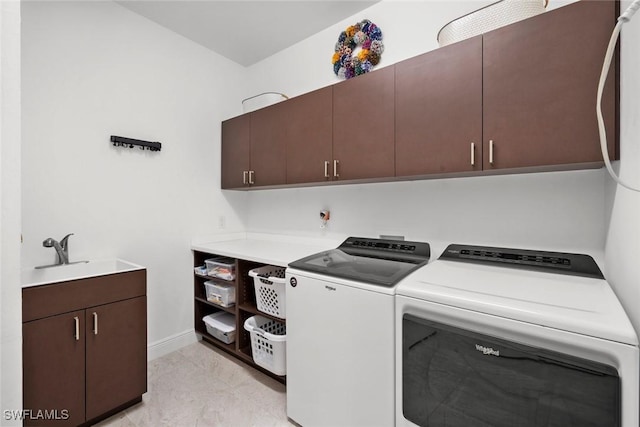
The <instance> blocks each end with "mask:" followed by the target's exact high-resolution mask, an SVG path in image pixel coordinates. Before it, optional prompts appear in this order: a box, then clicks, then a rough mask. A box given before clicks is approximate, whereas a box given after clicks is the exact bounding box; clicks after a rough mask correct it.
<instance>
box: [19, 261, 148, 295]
mask: <svg viewBox="0 0 640 427" xmlns="http://www.w3.org/2000/svg"><path fill="white" fill-rule="evenodd" d="M144 268H145V267H143V266H141V265H138V264H134V263H132V262H129V261H125V260H122V259H118V258H112V259H102V260H91V261H86V262H76V263H71V264H64V265H56V266H50V267H46V268H41V269H37V268H29V269H24V270H22V272H21V277H20V280H21V286H22V288H29V287H31V286H40V285H48V284H51V283H58V282H67V281H70V280H80V279H87V278H90V277H97V276H106V275H108V274H116V273H123V272H127V271H134V270H143V269H144Z"/></svg>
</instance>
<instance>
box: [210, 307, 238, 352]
mask: <svg viewBox="0 0 640 427" xmlns="http://www.w3.org/2000/svg"><path fill="white" fill-rule="evenodd" d="M202 320H203V321H204V324H205V325H206V327H207V332H208V333H209V335H211V336H213V337H214V338H217V339H219V340H220V341H222V342H224V343H227V344H231V343H232V342H234V341H235V340H236V318H235V316H234V315H233V314H231V313H225V312H224V311H219V312H217V313H213V314H210V315H208V316H204V317H203V318H202Z"/></svg>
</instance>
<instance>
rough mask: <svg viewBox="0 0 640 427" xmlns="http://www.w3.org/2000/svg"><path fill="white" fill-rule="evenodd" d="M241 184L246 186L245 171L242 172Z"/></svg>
mask: <svg viewBox="0 0 640 427" xmlns="http://www.w3.org/2000/svg"><path fill="white" fill-rule="evenodd" d="M242 183H243V184H244V185H247V171H242Z"/></svg>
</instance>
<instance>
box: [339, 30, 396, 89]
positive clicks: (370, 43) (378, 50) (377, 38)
mask: <svg viewBox="0 0 640 427" xmlns="http://www.w3.org/2000/svg"><path fill="white" fill-rule="evenodd" d="M358 46H360V48H361V49H360V50H359V51H356V48H357V47H358ZM383 51H384V44H382V31H381V30H380V28H378V26H377V25H376V24H374V23H373V22H371V21H369V20H368V19H365V20H363V21H361V22H358V23H357V24H355V25H351V26H350V27H348V28H347V29H346V30H344V31H343V32H341V33H340V36H339V37H338V42H337V43H336V49H335V53H334V54H333V58H332V60H331V63H332V64H333V72H334V73H336V76H339V77H344V78H345V79H350V78H351V77H355V76H359V75H360V74H364V73H368V72H369V71H371V69H372V68H373V67H374V66H375V65H378V63H379V62H380V57H381V56H382V52H383ZM354 53H355V55H354Z"/></svg>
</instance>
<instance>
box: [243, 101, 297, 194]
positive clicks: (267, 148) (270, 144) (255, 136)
mask: <svg viewBox="0 0 640 427" xmlns="http://www.w3.org/2000/svg"><path fill="white" fill-rule="evenodd" d="M286 105H287V103H286V102H282V103H278V104H275V105H271V106H269V107H265V108H262V109H260V110H257V111H254V112H253V113H251V161H250V164H251V168H250V172H249V177H248V180H249V184H250V185H251V186H255V187H257V186H265V185H279V184H285V183H286V176H287V174H286V160H285V155H286V153H285V147H286V144H285V139H284V138H285V128H286V126H288V119H287V117H286V116H285V114H284V113H285V111H286V110H287V108H286Z"/></svg>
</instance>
